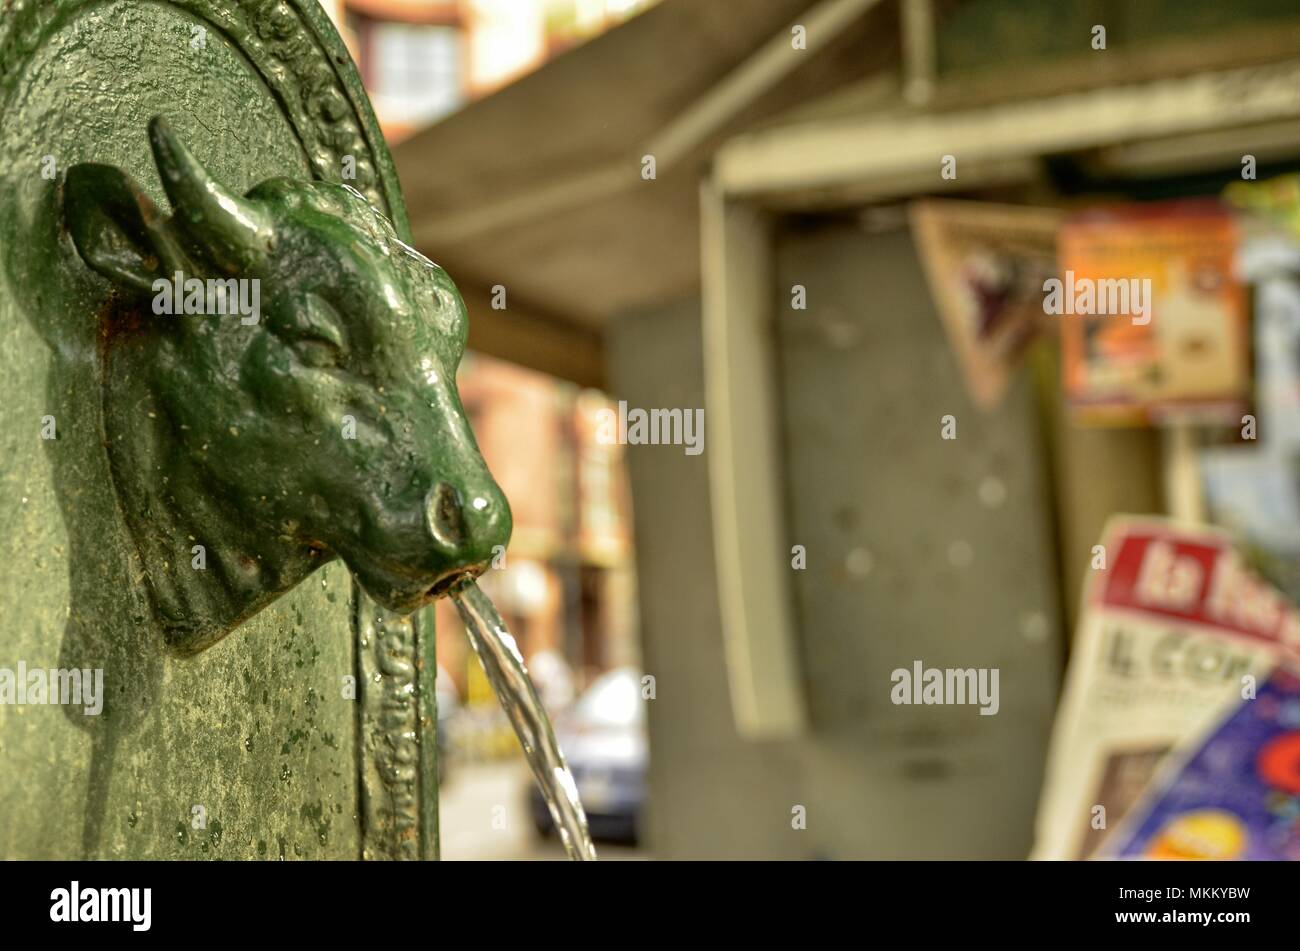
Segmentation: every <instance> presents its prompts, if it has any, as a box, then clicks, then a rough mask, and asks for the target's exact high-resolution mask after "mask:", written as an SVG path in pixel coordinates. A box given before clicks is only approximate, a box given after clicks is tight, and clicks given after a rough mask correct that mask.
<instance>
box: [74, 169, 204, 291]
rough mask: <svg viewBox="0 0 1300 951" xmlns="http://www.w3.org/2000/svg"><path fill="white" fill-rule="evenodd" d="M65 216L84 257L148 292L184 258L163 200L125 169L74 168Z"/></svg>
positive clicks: (125, 284) (95, 267) (102, 270)
mask: <svg viewBox="0 0 1300 951" xmlns="http://www.w3.org/2000/svg"><path fill="white" fill-rule="evenodd" d="M63 216H64V221H65V222H66V224H67V226H68V232H69V233H70V234H71V235H72V243H73V244H74V245H76V248H77V253H78V254H80V255H81V258H82V260H84V261H85V262H86V264H88V265H89V266H90V267H91V269H93V270H94V271H96V272H98V273H99V274H102V275H103V276H104V277H106V278H108V279H109V280H110V281H112V282H113V283H114V284H117V285H119V286H122V287H126V288H129V289H131V290H136V291H141V292H147V291H149V290H150V289H151V288H152V287H153V282H154V281H155V280H157V279H158V278H159V277H161V276H163V275H164V274H169V273H170V272H171V270H172V269H173V268H175V267H178V266H180V263H181V261H182V260H183V257H182V255H181V252H180V250H179V248H178V247H177V244H176V240H175V238H174V237H173V235H172V234H171V233H170V231H169V229H168V228H167V226H166V223H165V221H164V220H163V216H162V213H161V212H160V211H159V210H158V206H157V205H155V204H154V203H153V202H152V201H151V200H150V199H149V196H148V195H146V194H145V193H144V192H143V191H141V190H140V186H139V185H137V184H136V183H135V182H134V181H133V180H132V179H131V178H130V176H128V175H127V174H126V173H125V172H123V171H122V170H121V169H117V168H113V167H111V166H108V165H89V164H87V165H75V166H73V167H72V168H70V169H69V170H68V176H67V181H66V182H65V183H64V191H63Z"/></svg>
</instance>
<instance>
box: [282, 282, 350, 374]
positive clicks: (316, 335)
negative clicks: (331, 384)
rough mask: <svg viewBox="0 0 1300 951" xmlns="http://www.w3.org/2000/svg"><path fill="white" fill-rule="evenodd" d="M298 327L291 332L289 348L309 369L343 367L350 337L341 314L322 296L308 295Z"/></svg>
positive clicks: (301, 311)
mask: <svg viewBox="0 0 1300 951" xmlns="http://www.w3.org/2000/svg"><path fill="white" fill-rule="evenodd" d="M305 304H306V306H305V307H303V308H301V310H300V311H299V313H298V315H297V317H298V323H297V325H296V326H294V327H293V328H292V329H291V330H290V340H289V346H290V348H291V349H292V350H293V352H294V355H295V356H297V358H298V361H299V362H300V363H301V364H302V365H303V366H306V367H316V368H324V367H339V366H342V365H343V358H344V355H345V354H346V350H347V348H346V345H345V341H346V339H347V334H346V333H345V331H344V329H343V321H342V319H341V317H340V316H339V313H338V311H337V310H336V309H335V308H334V307H333V306H332V305H331V304H330V303H329V301H327V300H326V299H325V298H324V297H322V296H321V295H320V294H308V295H307V299H306V301H305Z"/></svg>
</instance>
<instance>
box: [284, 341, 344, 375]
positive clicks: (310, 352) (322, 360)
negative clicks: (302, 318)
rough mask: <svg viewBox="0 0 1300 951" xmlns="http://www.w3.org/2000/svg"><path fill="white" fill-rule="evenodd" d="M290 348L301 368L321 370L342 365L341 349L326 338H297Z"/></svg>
mask: <svg viewBox="0 0 1300 951" xmlns="http://www.w3.org/2000/svg"><path fill="white" fill-rule="evenodd" d="M291 346H292V347H293V352H294V353H295V354H296V355H297V357H298V360H299V362H300V363H302V365H303V366H308V367H314V368H317V369H323V368H328V367H339V366H342V365H343V348H342V347H340V346H339V345H338V343H337V342H336V341H333V340H330V339H328V338H326V337H317V336H307V337H299V338H298V339H297V340H295V341H294V342H293V343H292V344H291Z"/></svg>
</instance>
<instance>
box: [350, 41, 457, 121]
mask: <svg viewBox="0 0 1300 951" xmlns="http://www.w3.org/2000/svg"><path fill="white" fill-rule="evenodd" d="M366 34H367V35H366V47H367V56H366V60H367V62H366V73H367V79H368V84H369V86H370V98H371V100H372V101H373V102H374V105H375V112H376V113H377V114H378V115H379V116H380V118H381V120H382V121H383V123H384V124H385V126H387V125H389V124H390V123H391V124H393V125H399V126H419V125H427V124H429V123H431V122H434V121H436V120H437V119H440V118H441V117H442V116H444V115H446V114H447V113H449V112H452V111H454V110H455V109H456V108H458V107H459V106H460V105H461V103H462V102H463V101H464V98H465V96H464V90H463V86H462V79H461V76H462V71H461V55H462V54H461V31H460V29H459V28H458V27H454V26H424V25H417V24H410V23H372V24H370V26H369V29H367V30H366Z"/></svg>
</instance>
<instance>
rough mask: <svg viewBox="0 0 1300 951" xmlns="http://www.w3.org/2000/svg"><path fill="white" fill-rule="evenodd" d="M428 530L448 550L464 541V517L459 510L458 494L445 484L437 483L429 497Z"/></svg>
mask: <svg viewBox="0 0 1300 951" xmlns="http://www.w3.org/2000/svg"><path fill="white" fill-rule="evenodd" d="M428 512H429V530H430V531H431V532H433V537H434V538H435V539H437V540H438V542H439V543H440V544H442V545H445V546H447V547H448V548H456V547H459V546H460V545H461V543H462V542H464V540H465V517H464V512H463V511H462V509H461V504H460V493H459V492H457V491H456V490H455V488H453V487H452V486H450V485H448V484H447V483H446V482H439V483H438V484H437V485H436V486H435V487H434V489H433V492H432V493H431V494H430V496H429V503H428Z"/></svg>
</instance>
